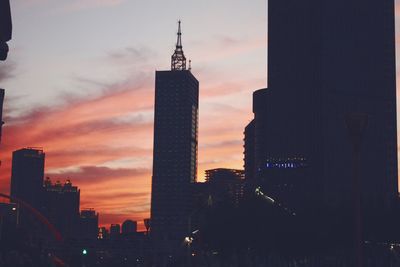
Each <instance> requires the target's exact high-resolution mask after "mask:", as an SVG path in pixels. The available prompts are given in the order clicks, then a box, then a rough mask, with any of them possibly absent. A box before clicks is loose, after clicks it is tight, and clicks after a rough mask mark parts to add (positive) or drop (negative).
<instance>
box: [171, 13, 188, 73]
mask: <svg viewBox="0 0 400 267" xmlns="http://www.w3.org/2000/svg"><path fill="white" fill-rule="evenodd" d="M178 24H179V26H178V36H177V40H176V48H175V52H174V54H173V55H172V56H171V70H186V57H185V55H184V54H183V50H182V32H181V21H179V22H178Z"/></svg>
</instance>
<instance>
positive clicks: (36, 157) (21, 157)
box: [11, 148, 45, 210]
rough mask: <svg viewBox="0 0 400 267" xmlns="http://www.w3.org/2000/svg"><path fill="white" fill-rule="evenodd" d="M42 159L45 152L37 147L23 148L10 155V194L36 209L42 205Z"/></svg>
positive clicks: (39, 208)
mask: <svg viewBox="0 0 400 267" xmlns="http://www.w3.org/2000/svg"><path fill="white" fill-rule="evenodd" d="M44 159H45V153H44V152H43V150H42V149H37V148H23V149H20V150H17V151H14V152H13V156H12V170H11V196H12V197H15V198H18V199H20V200H23V201H24V202H26V203H28V204H29V205H31V206H32V207H33V208H35V209H37V210H41V209H42V205H43V176H44Z"/></svg>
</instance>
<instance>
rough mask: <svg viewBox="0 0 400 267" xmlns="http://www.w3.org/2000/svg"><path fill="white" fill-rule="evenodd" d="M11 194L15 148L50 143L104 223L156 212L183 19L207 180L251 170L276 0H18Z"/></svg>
mask: <svg viewBox="0 0 400 267" xmlns="http://www.w3.org/2000/svg"><path fill="white" fill-rule="evenodd" d="M11 2H12V3H11V4H12V13H13V23H14V29H13V40H12V41H11V42H10V43H9V45H10V47H11V51H10V55H9V59H8V61H7V62H6V63H0V64H1V65H0V82H1V83H0V87H2V88H5V89H6V100H5V117H4V121H5V123H6V124H5V125H4V134H3V140H2V149H1V159H2V166H1V176H0V177H1V178H0V192H9V183H10V174H11V164H10V160H11V153H12V151H14V150H16V149H19V148H22V147H43V149H44V151H45V153H46V176H50V177H51V178H52V179H53V180H58V179H59V180H61V181H64V180H65V179H67V178H68V179H71V180H72V183H73V184H75V185H78V186H79V187H80V189H81V208H94V209H96V211H98V212H99V213H100V223H101V224H102V225H109V224H110V223H122V221H123V220H125V219H133V220H138V221H139V228H141V229H143V226H142V225H143V224H142V220H143V218H146V217H148V216H149V209H150V187H151V167H152V146H153V145H152V142H153V102H154V76H155V70H165V69H169V68H170V57H171V55H172V53H173V50H174V44H175V41H176V30H177V21H178V19H181V20H182V31H183V36H182V38H183V49H184V52H185V55H186V57H187V58H190V59H191V60H192V72H193V74H194V75H195V76H196V77H197V78H198V80H199V81H200V122H199V127H200V128H199V178H200V179H199V180H202V179H203V176H204V170H205V169H208V168H215V167H229V168H230V167H232V168H242V167H243V162H242V160H243V154H242V153H243V148H242V145H243V141H242V139H243V129H244V126H245V125H246V124H247V123H248V122H249V121H250V119H251V99H252V92H253V91H254V90H256V89H259V88H263V87H265V86H266V75H265V74H266V3H265V0H252V1H250V3H249V1H243V0H219V1H213V0H202V1H196V0H189V1H188V0H169V1H163V0H147V1H139V0H57V1H54V0H12V1H11Z"/></svg>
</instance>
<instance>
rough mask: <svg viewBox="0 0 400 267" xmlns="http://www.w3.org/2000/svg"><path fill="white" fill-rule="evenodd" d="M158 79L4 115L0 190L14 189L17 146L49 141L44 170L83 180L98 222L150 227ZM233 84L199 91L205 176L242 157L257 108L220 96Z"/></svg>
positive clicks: (84, 198)
mask: <svg viewBox="0 0 400 267" xmlns="http://www.w3.org/2000/svg"><path fill="white" fill-rule="evenodd" d="M152 83H153V81H151V80H149V81H148V82H147V83H145V85H143V86H139V87H137V86H135V83H134V82H132V83H127V84H123V85H118V86H114V87H111V88H107V90H105V91H104V92H103V93H101V94H99V95H97V96H95V97H86V98H76V99H67V100H66V101H65V102H64V103H61V104H57V105H54V106H47V107H42V108H39V109H35V110H32V111H30V112H28V113H26V114H22V115H20V116H13V117H12V116H5V121H6V124H5V126H4V129H3V144H2V145H3V149H2V151H1V158H2V159H3V164H2V173H1V175H0V190H1V191H2V192H8V191H9V178H10V174H11V154H12V152H13V151H14V150H17V149H20V148H22V147H43V149H44V151H45V153H46V163H45V166H46V168H45V169H46V170H45V175H46V176H50V177H51V179H52V180H53V181H55V180H61V181H64V180H66V179H70V180H71V181H72V183H73V184H74V185H77V186H78V187H79V188H80V189H81V209H84V208H94V209H95V210H96V211H97V212H99V213H100V225H102V226H108V225H109V224H111V223H122V222H123V221H124V220H126V219H131V220H137V221H138V225H139V229H140V230H144V225H143V219H144V218H147V217H149V216H150V214H149V210H150V194H151V192H150V191H151V166H152V141H153V101H154V99H153V95H154V89H153V88H152V86H151V85H150V84H152ZM247 86H248V85H247V83H246V82H239V83H230V84H229V87H230V88H231V89H232V90H230V91H231V93H232V94H240V93H243V89H240V88H246V87H247ZM249 87H250V88H252V86H251V85H250V86H249ZM210 88H211V89H210ZM238 88H239V89H238ZM228 91H229V90H227V89H226V88H225V87H223V86H218V85H216V86H209V87H206V89H204V91H202V93H201V100H200V102H201V104H200V114H201V115H200V141H199V177H200V178H199V180H200V181H201V180H202V179H203V178H202V177H203V173H204V170H205V169H209V168H216V167H228V168H242V165H243V163H242V158H243V156H242V138H243V136H242V132H243V129H244V126H245V124H246V122H247V120H248V117H249V114H250V112H251V111H250V108H249V111H247V112H246V111H245V110H241V109H239V108H234V107H233V106H229V105H224V104H221V103H220V102H219V101H221V100H220V99H219V98H220V97H226V95H225V93H226V92H228ZM218 92H219V93H218ZM249 97H250V98H251V93H249ZM202 102H203V104H204V105H202ZM6 113H7V112H6Z"/></svg>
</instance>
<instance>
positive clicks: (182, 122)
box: [151, 23, 199, 241]
mask: <svg viewBox="0 0 400 267" xmlns="http://www.w3.org/2000/svg"><path fill="white" fill-rule="evenodd" d="M198 98H199V82H198V81H197V79H196V78H195V77H194V76H193V74H192V73H191V71H190V67H189V69H187V68H186V58H185V56H184V54H183V50H182V41H181V29H180V23H179V30H178V40H177V44H176V50H175V53H174V54H173V55H172V58H171V70H169V71H157V72H156V86H155V114H154V149H153V177H152V199H151V233H152V236H153V237H154V238H155V239H163V240H179V241H181V240H183V238H184V237H185V235H186V234H187V229H188V227H187V225H188V216H189V213H190V207H191V194H190V184H191V183H194V182H196V175H197V128H198Z"/></svg>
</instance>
